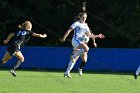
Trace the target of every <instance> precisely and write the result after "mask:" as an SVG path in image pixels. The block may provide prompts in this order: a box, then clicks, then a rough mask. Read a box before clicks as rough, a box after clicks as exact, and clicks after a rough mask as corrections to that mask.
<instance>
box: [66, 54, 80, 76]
mask: <svg viewBox="0 0 140 93" xmlns="http://www.w3.org/2000/svg"><path fill="white" fill-rule="evenodd" d="M78 58H79V56H78V57H76V58H75V59H76V61H77V60H78ZM76 61H75V62H72V60H70V62H69V64H68V67H67V70H66V72H65V74H64V77H68V78H71V75H70V71H71V70H72V68H73V67H74V65H75V63H76Z"/></svg>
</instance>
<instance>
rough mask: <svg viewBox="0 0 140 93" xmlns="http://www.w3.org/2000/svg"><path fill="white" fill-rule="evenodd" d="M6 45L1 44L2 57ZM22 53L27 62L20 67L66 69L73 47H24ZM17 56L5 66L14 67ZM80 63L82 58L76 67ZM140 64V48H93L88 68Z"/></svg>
mask: <svg viewBox="0 0 140 93" xmlns="http://www.w3.org/2000/svg"><path fill="white" fill-rule="evenodd" d="M5 50H6V47H5V46H0V58H2V57H3V55H4V53H5ZM21 51H22V53H23V55H24V57H25V62H24V63H23V64H22V65H21V66H20V68H39V69H65V68H66V67H67V64H68V63H69V58H70V55H71V52H72V48H63V47H24V48H23V49H22V50H21ZM15 62H16V58H12V59H11V60H10V61H9V62H7V63H6V64H5V65H3V67H12V66H13V65H14V64H15ZM79 65H80V60H78V62H77V63H76V65H75V67H74V69H77V68H78V67H79ZM139 65H140V49H116V48H114V49H110V48H108V49H107V48H91V49H90V51H89V53H88V63H87V64H86V65H85V68H84V69H86V70H113V71H134V70H136V68H137V67H138V66H139Z"/></svg>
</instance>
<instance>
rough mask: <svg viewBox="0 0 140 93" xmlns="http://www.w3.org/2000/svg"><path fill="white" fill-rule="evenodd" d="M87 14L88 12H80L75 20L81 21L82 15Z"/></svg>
mask: <svg viewBox="0 0 140 93" xmlns="http://www.w3.org/2000/svg"><path fill="white" fill-rule="evenodd" d="M85 14H87V13H86V12H80V13H79V14H78V15H77V16H76V17H75V19H74V21H79V20H80V17H81V16H83V15H85Z"/></svg>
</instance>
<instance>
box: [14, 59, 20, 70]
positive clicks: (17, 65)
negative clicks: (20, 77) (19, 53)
mask: <svg viewBox="0 0 140 93" xmlns="http://www.w3.org/2000/svg"><path fill="white" fill-rule="evenodd" d="M21 63H22V62H21V61H20V60H18V61H17V63H16V65H15V66H14V67H13V69H12V70H16V68H18V67H19V65H20V64H21Z"/></svg>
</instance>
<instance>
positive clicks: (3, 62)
mask: <svg viewBox="0 0 140 93" xmlns="http://www.w3.org/2000/svg"><path fill="white" fill-rule="evenodd" d="M12 57H13V56H12V55H11V54H10V53H9V52H7V51H6V53H5V55H4V57H3V58H2V60H1V62H0V64H5V63H6V62H7V61H8V60H10V59H11V58H12Z"/></svg>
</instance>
